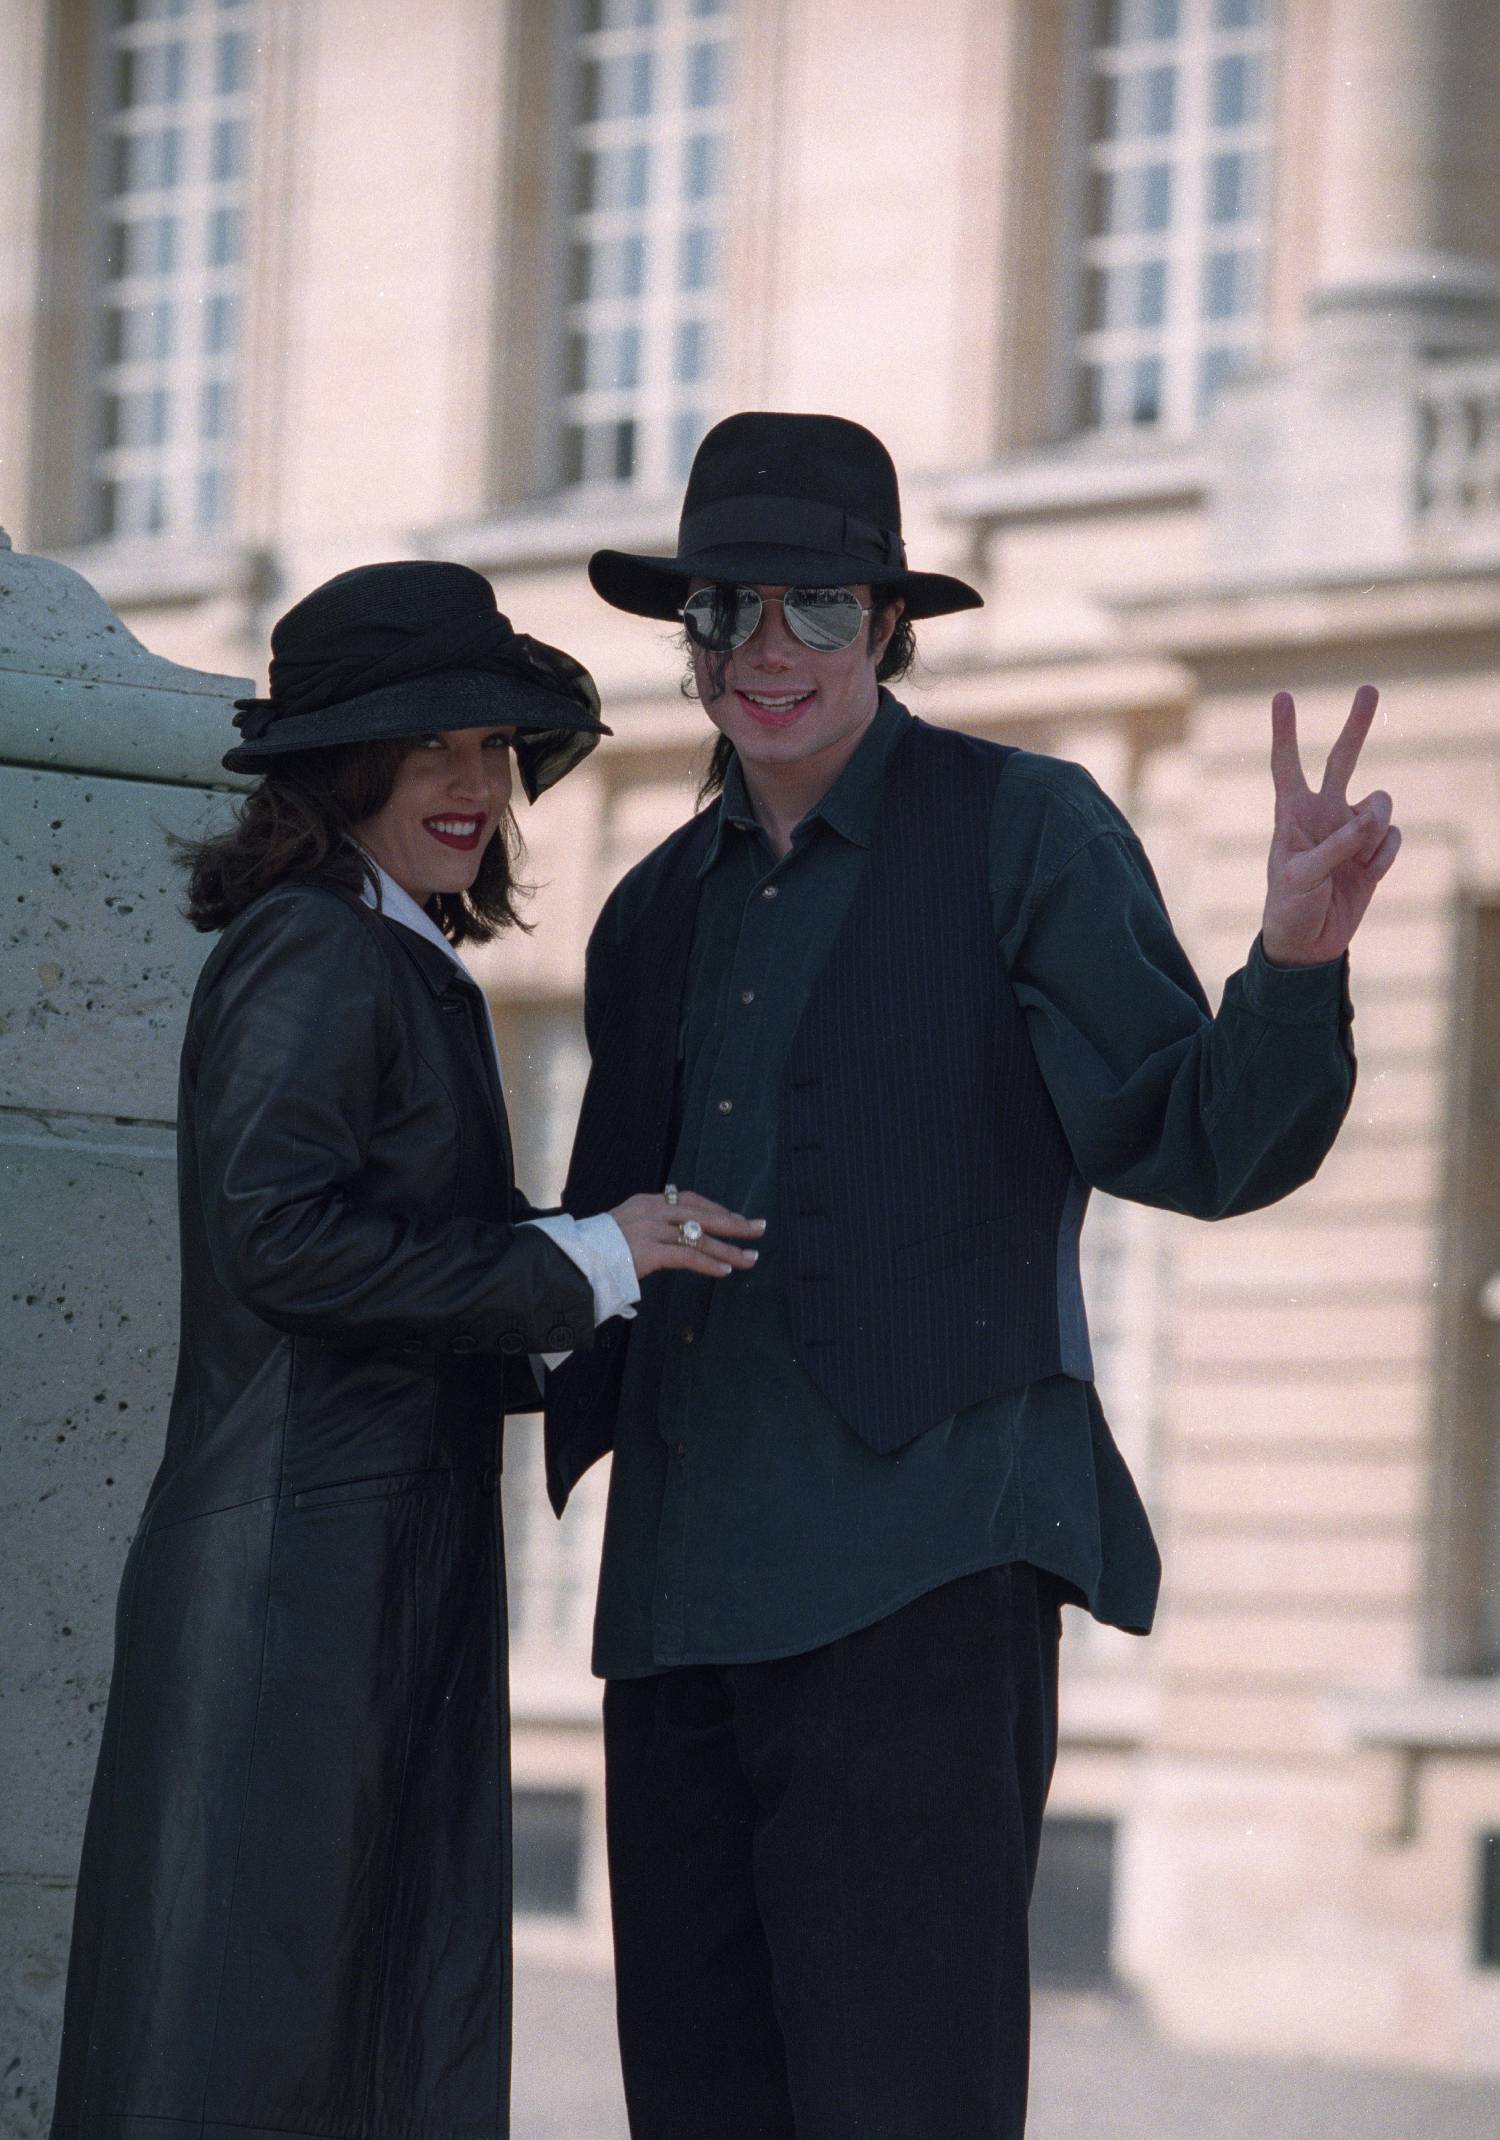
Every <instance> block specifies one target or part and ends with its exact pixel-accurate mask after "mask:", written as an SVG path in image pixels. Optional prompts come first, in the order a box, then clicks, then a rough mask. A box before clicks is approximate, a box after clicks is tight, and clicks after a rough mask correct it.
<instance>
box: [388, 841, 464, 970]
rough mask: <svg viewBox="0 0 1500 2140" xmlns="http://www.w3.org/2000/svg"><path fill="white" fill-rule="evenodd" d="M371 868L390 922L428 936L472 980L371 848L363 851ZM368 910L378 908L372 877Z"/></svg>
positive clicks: (425, 913) (427, 918)
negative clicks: (382, 866) (396, 922)
mask: <svg viewBox="0 0 1500 2140" xmlns="http://www.w3.org/2000/svg"><path fill="white" fill-rule="evenodd" d="M360 852H361V853H362V854H363V855H364V856H365V859H366V860H367V861H368V863H369V865H370V867H371V868H372V869H373V870H374V872H375V874H376V876H377V877H378V878H379V880H380V900H379V910H380V912H381V913H383V914H384V915H385V916H386V917H387V919H388V920H390V921H399V922H400V924H401V926H402V928H403V929H410V930H411V931H412V932H413V934H414V935H416V936H425V937H426V939H427V941H428V943H429V944H436V945H437V947H438V949H439V951H446V952H447V954H448V956H449V958H450V959H452V961H453V963H454V965H455V966H456V967H457V968H458V970H459V972H460V973H461V974H462V975H463V976H464V978H465V979H466V980H469V979H472V975H471V974H470V973H469V969H468V967H467V966H466V965H465V964H464V962H463V960H462V959H461V958H460V957H459V955H458V953H457V952H456V951H455V950H454V948H453V946H452V945H451V944H450V943H449V941H448V939H447V937H446V936H444V934H443V932H442V930H441V929H440V928H439V927H438V925H437V923H436V922H435V921H434V920H433V918H432V916H431V915H430V914H429V913H427V912H426V910H425V909H424V908H422V907H419V906H418V905H417V902H416V901H415V899H413V898H412V896H411V893H410V892H407V891H403V890H402V888H401V886H400V885H399V884H398V883H397V882H396V880H395V878H394V877H393V876H392V875H391V874H390V872H389V870H384V869H382V868H381V866H380V864H379V863H378V862H377V861H376V859H375V857H374V856H373V855H372V854H371V853H370V851H369V849H368V848H361V850H360ZM361 896H362V898H363V899H364V903H365V905H366V906H367V907H373V906H375V905H376V903H377V902H376V898H375V887H374V885H373V884H371V882H370V880H369V878H368V877H366V879H365V885H364V891H363V893H362V894H361Z"/></svg>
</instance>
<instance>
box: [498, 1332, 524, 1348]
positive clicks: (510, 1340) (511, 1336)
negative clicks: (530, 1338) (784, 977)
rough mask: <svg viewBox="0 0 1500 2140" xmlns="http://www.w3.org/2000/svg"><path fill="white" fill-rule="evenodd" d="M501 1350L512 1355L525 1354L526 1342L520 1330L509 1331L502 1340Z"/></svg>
mask: <svg viewBox="0 0 1500 2140" xmlns="http://www.w3.org/2000/svg"><path fill="white" fill-rule="evenodd" d="M500 1350H501V1351H502V1352H511V1353H515V1352H524V1351H525V1350H526V1340H525V1338H523V1337H522V1335H521V1333H520V1331H519V1330H507V1331H506V1332H505V1334H504V1336H503V1337H502V1338H501V1340H500Z"/></svg>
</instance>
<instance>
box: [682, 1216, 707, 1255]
mask: <svg viewBox="0 0 1500 2140" xmlns="http://www.w3.org/2000/svg"><path fill="white" fill-rule="evenodd" d="M677 1238H678V1240H679V1241H680V1242H681V1243H682V1245H683V1247H684V1248H696V1247H697V1246H698V1243H699V1242H700V1241H701V1240H702V1239H703V1228H702V1227H701V1226H700V1225H699V1224H698V1221H697V1220H696V1219H684V1220H683V1222H682V1224H681V1225H680V1226H679V1227H678V1229H677Z"/></svg>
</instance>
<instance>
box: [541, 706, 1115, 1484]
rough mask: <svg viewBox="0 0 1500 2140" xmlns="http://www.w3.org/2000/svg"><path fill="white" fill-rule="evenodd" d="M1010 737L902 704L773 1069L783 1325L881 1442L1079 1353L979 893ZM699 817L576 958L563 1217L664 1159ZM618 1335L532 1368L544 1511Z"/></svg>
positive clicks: (1082, 1344) (620, 1345) (1066, 1189)
mask: <svg viewBox="0 0 1500 2140" xmlns="http://www.w3.org/2000/svg"><path fill="white" fill-rule="evenodd" d="M1009 755H1010V753H1009V750H1008V748H1007V747H1006V746H1004V745H1001V744H994V743H987V742H983V741H981V740H979V739H978V738H977V737H974V736H967V735H962V734H959V733H957V732H955V731H952V730H948V729H940V728H933V727H930V726H928V725H927V723H925V722H923V721H913V722H912V724H911V726H910V727H909V729H908V730H907V732H906V734H905V736H904V737H903V738H902V740H901V742H900V743H899V744H898V746H897V748H896V750H895V752H894V753H893V755H892V757H891V760H890V763H889V765H888V767H887V770H886V776H885V786H884V791H883V794H882V798H881V806H880V814H879V818H878V821H877V826H876V832H875V837H874V840H873V842H872V844H871V848H870V853H869V858H868V860H867V862H866V864H865V868H864V871H863V874H862V876H861V878H860V882H859V887H858V889H857V891H856V892H855V895H854V899H853V902H852V904H851V906H850V909H849V913H848V915H847V917H846V918H845V921H844V924H843V927H842V928H841V929H840V931H839V934H838V936H837V938H836V939H835V942H834V945H833V949H832V951H831V952H830V953H829V956H828V959H827V962H826V964H825V965H824V967H823V969H822V971H821V973H820V974H819V975H818V977H817V979H816V981H815V982H814V984H813V987H812V990H811V993H810V995H809V998H808V1002H807V1007H806V1009H805V1010H804V1012H803V1015H802V1019H801V1022H800V1024H799V1025H798V1028H797V1033H796V1037H795V1039H794V1041H793V1043H792V1047H791V1051H790V1055H789V1058H788V1061H787V1065H786V1071H785V1086H784V1090H783V1095H782V1103H781V1130H780V1140H779V1148H778V1159H777V1164H778V1177H779V1181H778V1189H779V1201H778V1206H777V1209H778V1213H779V1222H780V1224H781V1225H782V1226H783V1227H784V1228H785V1230H786V1242H787V1258H786V1262H787V1271H788V1280H787V1285H788V1298H787V1308H788V1315H789V1320H790V1326H791V1333H792V1342H793V1345H794V1347H795V1349H796V1354H797V1357H798V1359H799V1360H800V1362H801V1363H802V1365H803V1366H804V1367H805V1369H806V1370H807V1372H808V1374H809V1375H810V1376H811V1377H812V1379H813V1380H814V1381H815V1382H816V1383H817V1384H818V1386H819V1388H820V1389H822V1390H823V1391H824V1392H825V1394H826V1395H827V1397H828V1398H829V1400H830V1402H831V1403H832V1404H833V1405H834V1407H835V1408H836V1409H837V1411H838V1412H839V1413H840V1414H841V1416H842V1417H843V1418H844V1419H846V1420H847V1421H848V1423H849V1425H850V1426H851V1427H852V1428H853V1429H854V1431H855V1433H857V1434H858V1435H860V1436H861V1438H862V1439H863V1440H864V1441H865V1442H867V1443H868V1444H869V1446H870V1447H871V1448H872V1449H876V1450H881V1451H893V1450H896V1449H899V1448H900V1447H901V1446H902V1444H903V1443H905V1442H909V1441H911V1440H913V1439H914V1438H915V1437H916V1436H917V1435H919V1434H921V1433H924V1432H926V1431H927V1430H928V1429H929V1428H931V1427H934V1426H936V1425H937V1424H938V1423H939V1422H940V1421H942V1420H944V1419H946V1418H947V1417H948V1416H949V1415H950V1414H951V1413H953V1412H955V1411H957V1410H959V1409H960V1408H962V1407H963V1406H966V1405H970V1404H974V1403H977V1402H978V1401H979V1400H980V1399H982V1398H985V1397H990V1396H994V1395H998V1394H999V1393H1000V1392H1001V1391H1003V1390H1006V1389H1012V1388H1016V1387H1018V1386H1020V1385H1021V1384H1023V1383H1026V1382H1032V1381H1035V1380H1037V1379H1039V1378H1040V1377H1042V1376H1044V1375H1051V1374H1057V1373H1059V1372H1066V1373H1070V1374H1078V1375H1083V1376H1087V1375H1089V1374H1090V1373H1091V1372H1092V1370H1091V1366H1090V1361H1089V1350H1088V1337H1087V1332H1086V1329H1085V1325H1084V1319H1083V1305H1082V1295H1081V1291H1080V1288H1079V1282H1078V1236H1079V1231H1080V1227H1081V1224H1082V1218H1083V1208H1084V1203H1085V1200H1086V1197H1087V1191H1086V1189H1085V1188H1084V1185H1083V1183H1082V1181H1081V1179H1080V1178H1079V1176H1078V1174H1077V1171H1076V1170H1075V1168H1074V1166H1073V1162H1072V1157H1071V1154H1070V1153H1069V1150H1068V1146H1067V1143H1066V1141H1065V1139H1064V1137H1063V1132H1062V1127H1061V1124H1060V1123H1059V1121H1058V1119H1057V1114H1056V1111H1055V1109H1054V1108H1053V1105H1052V1102H1051V1099H1050V1097H1049V1096H1048V1093H1047V1089H1046V1086H1045V1085H1044V1084H1043V1082H1042V1077H1041V1072H1040V1071H1039V1069H1038V1068H1037V1062H1036V1057H1035V1055H1034V1053H1033V1051H1032V1047H1031V1042H1030V1039H1029V1037H1028V1035H1027V1031H1026V1025H1025V1020H1024V1017H1023V1015H1022V1011H1021V1007H1020V1004H1019V1003H1018V1002H1017V1000H1016V996H1015V992H1014V990H1013V989H1012V987H1011V985H1010V981H1009V979H1008V977H1007V976H1006V974H1005V972H1004V970H1003V968H1002V965H1001V961H1000V958H999V954H998V952H997V950H996V945H995V930H994V923H993V919H992V915H991V910H990V887H989V867H988V856H989V837H990V824H991V817H992V814H993V810H994V805H995V798H996V793H997V788H998V783H999V780H1000V775H1001V770H1002V768H1003V766H1004V763H1005V760H1006V758H1007V757H1008V756H1009ZM717 814H718V813H717V807H715V809H713V810H708V811H705V812H703V813H702V815H701V816H699V817H696V818H694V819H693V820H692V822H691V823H690V824H687V825H685V826H683V827H682V828H681V829H680V830H679V831H677V832H675V833H674V834H673V835H672V837H671V838H670V839H668V840H666V841H665V842H663V844H662V845H661V846H660V847H659V848H657V849H656V851H655V853H654V854H652V855H651V856H649V857H648V858H647V860H646V862H645V863H644V864H643V865H642V871H643V872H644V873H645V880H646V881H645V883H644V884H642V882H641V879H640V877H637V879H636V880H635V889H636V901H637V902H638V903H639V909H640V919H639V920H638V921H637V923H636V925H635V927H634V929H633V931H632V933H631V934H630V936H629V937H628V938H627V940H626V941H625V943H624V944H623V946H622V948H621V950H620V952H619V954H618V956H617V957H616V958H615V960H614V962H613V965H612V969H611V970H610V971H609V972H608V973H604V974H601V973H598V972H597V971H596V972H595V974H594V977H593V979H594V988H595V992H596V995H597V997H598V999H599V1000H600V1001H601V1003H602V1008H601V1010H600V1012H599V1014H598V1017H597V1021H596V1029H595V1031H594V1032H593V1033H592V1034H591V1035H590V1040H591V1045H592V1049H593V1067H592V1070H591V1073H590V1077H589V1082H588V1087H587V1090H586V1092H585V1094H584V1099H583V1106H582V1111H581V1113H580V1117H579V1125H578V1136H577V1140H576V1143H575V1145H574V1150H573V1163H572V1167H571V1169H570V1172H569V1176H568V1183H567V1187H566V1189H565V1190H564V1192H563V1201H564V1205H565V1207H566V1208H567V1209H568V1210H569V1211H571V1212H574V1213H577V1214H583V1213H586V1212H592V1211H606V1210H609V1209H611V1208H612V1207H613V1206H614V1205H616V1204H619V1203H621V1202H623V1201H624V1199H625V1198H626V1197H628V1196H632V1195H634V1194H636V1193H637V1192H638V1191H641V1190H656V1189H660V1188H661V1186H662V1184H663V1182H664V1181H665V1179H666V1168H667V1165H668V1163H669V1161H670V1158H671V1154H670V1152H669V1150H668V1148H667V1147H668V1139H669V1135H670V1125H671V1117H672V1099H673V1080H674V1074H675V1067H676V1063H675V1058H676V1041H677V1032H678V1026H679V1020H680V1016H681V1008H682V994H683V988H684V985H685V981H686V975H687V967H688V955H689V952H690V949H691V946H692V937H693V922H694V918H695V915H696V912H697V904H698V887H699V877H698V871H699V869H700V867H701V865H702V862H703V859H704V856H705V855H706V854H707V852H708V849H709V845H710V843H711V841H712V839H713V834H714V829H715V824H716V821H717ZM642 895H644V896H642ZM594 956H595V957H596V958H597V957H598V953H597V951H596V952H595V954H594ZM627 1336H628V1325H626V1324H624V1323H621V1322H618V1321H616V1322H612V1323H608V1324H606V1325H605V1326H604V1328H603V1329H602V1330H601V1331H600V1332H599V1334H598V1336H597V1338H596V1340H595V1343H594V1346H593V1348H592V1350H591V1351H589V1352H584V1353H576V1354H575V1355H574V1356H573V1358H572V1359H571V1360H570V1361H569V1362H568V1363H567V1366H566V1367H565V1368H564V1369H563V1370H561V1371H560V1372H559V1373H558V1374H557V1375H556V1376H555V1377H552V1378H549V1379H550V1387H549V1390H548V1405H547V1414H548V1418H547V1427H548V1478H549V1485H550V1487H551V1491H552V1496H553V1500H554V1503H555V1505H556V1506H558V1507H561V1505H562V1502H563V1500H564V1499H565V1498H566V1496H567V1494H568V1492H569V1491H570V1490H571V1488H572V1486H573V1484H574V1482H575V1481H576V1480H577V1479H578V1478H579V1477H580V1476H581V1475H582V1473H583V1472H584V1471H585V1470H586V1469H587V1467H588V1465H589V1464H591V1463H592V1462H593V1461H594V1460H595V1458H596V1457H598V1456H601V1455H602V1454H603V1453H604V1451H605V1450H606V1449H608V1448H609V1447H610V1446H611V1443H612V1440H613V1428H614V1413H615V1408H616V1405H617V1402H618V1397H619V1387H620V1368H621V1365H622V1363H623V1356H624V1349H625V1342H626V1339H627ZM746 1371H747V1372H750V1373H753V1371H754V1368H753V1363H749V1362H747V1365H746Z"/></svg>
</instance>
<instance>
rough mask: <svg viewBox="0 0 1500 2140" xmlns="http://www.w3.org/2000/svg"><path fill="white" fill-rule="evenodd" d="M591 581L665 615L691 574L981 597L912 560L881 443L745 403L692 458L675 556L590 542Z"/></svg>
mask: <svg viewBox="0 0 1500 2140" xmlns="http://www.w3.org/2000/svg"><path fill="white" fill-rule="evenodd" d="M589 578H590V580H591V581H592V582H593V585H594V589H595V592H596V593H598V594H601V595H603V597H604V599H605V601H606V602H610V603H613V605H614V607H615V608H616V609H628V610H630V611H631V612H632V614H633V615H635V616H638V617H663V618H670V617H676V616H677V615H678V614H679V613H680V612H681V609H682V605H683V603H684V602H685V601H686V599H687V594H688V588H689V586H690V584H691V582H692V581H693V580H695V579H698V580H714V581H717V582H719V583H720V584H721V585H722V584H727V585H731V586H733V585H741V586H766V587H787V586H791V587H848V586H853V585H856V584H858V583H860V582H866V583H868V584H869V585H871V586H874V587H880V588H882V589H887V588H888V589H890V590H891V591H892V592H893V593H896V594H899V595H901V596H902V598H903V600H904V601H905V604H906V614H907V616H908V617H942V616H947V615H950V614H951V613H952V612H953V611H955V610H960V609H979V608H982V607H983V603H984V597H983V596H982V595H981V594H980V593H979V592H978V591H977V589H975V588H973V587H970V586H969V585H968V584H967V583H966V582H965V581H963V580H957V579H953V578H951V577H950V576H949V575H948V574H947V573H945V572H913V571H912V570H911V569H910V568H909V567H908V565H907V562H906V546H905V544H904V543H903V542H902V540H901V494H900V490H899V488H898V486H897V483H896V470H895V466H894V464H893V463H892V460H891V457H890V455H889V454H888V453H887V452H886V450H885V447H884V446H883V445H882V444H881V443H880V440H879V439H878V438H877V437H876V436H875V434H874V432H873V431H867V430H866V429H865V428H864V426H863V424H856V423H850V422H849V421H848V419H847V418H846V417H842V416H799V415H783V414H779V413H777V412H774V411H770V410H759V411H756V410H746V411H744V412H743V413H742V414H740V415H738V416H726V417H725V418H724V421H723V422H722V423H718V424H715V425H714V427H713V429H712V430H711V431H710V432H709V433H708V434H707V436H706V437H705V438H704V440H703V443H702V445H701V446H699V448H698V451H697V453H696V454H695V456H694V458H693V465H692V469H691V471H690V472H689V475H688V485H687V495H686V497H685V498H684V499H683V503H682V522H681V525H680V527H679V529H678V535H677V555H676V556H675V557H636V556H633V555H632V554H631V553H630V552H628V551H625V550H596V551H595V552H594V554H593V556H592V557H591V558H590V559H589Z"/></svg>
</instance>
